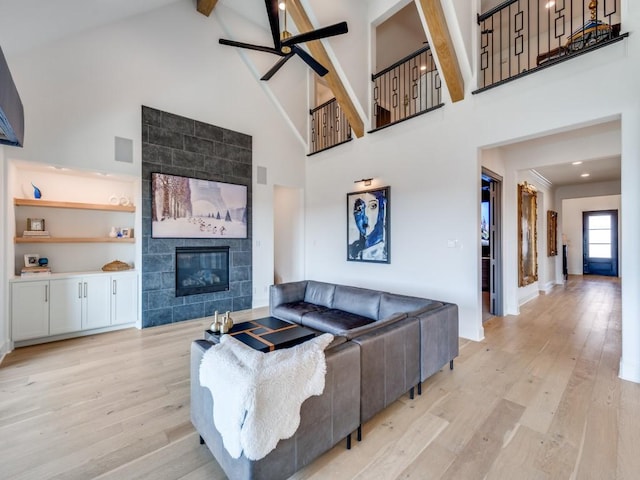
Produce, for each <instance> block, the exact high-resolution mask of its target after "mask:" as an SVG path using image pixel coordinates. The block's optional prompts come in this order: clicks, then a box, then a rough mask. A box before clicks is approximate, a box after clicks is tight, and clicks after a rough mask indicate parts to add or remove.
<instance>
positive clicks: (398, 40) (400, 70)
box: [371, 2, 442, 130]
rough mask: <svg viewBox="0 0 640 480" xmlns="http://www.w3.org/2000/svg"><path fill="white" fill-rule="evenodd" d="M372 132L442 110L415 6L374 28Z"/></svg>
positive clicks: (435, 71)
mask: <svg viewBox="0 0 640 480" xmlns="http://www.w3.org/2000/svg"><path fill="white" fill-rule="evenodd" d="M374 69H375V71H376V72H377V73H374V74H373V75H372V76H371V80H372V81H373V98H372V112H371V113H372V123H373V125H372V127H373V130H377V129H380V128H384V127H387V126H389V125H392V124H394V123H398V122H400V121H403V120H406V119H409V118H412V117H414V116H416V115H420V114H422V113H425V112H428V111H429V110H432V109H433V108H437V107H439V106H441V105H442V104H441V81H440V76H439V74H438V69H437V67H436V64H435V61H434V59H433V55H432V54H431V48H430V47H429V44H428V42H427V36H426V34H425V31H424V28H423V26H422V22H421V21H420V16H419V14H418V9H417V8H416V4H415V2H410V3H408V4H407V5H406V6H405V7H403V8H402V9H400V10H399V11H398V12H396V13H395V14H394V15H392V16H391V17H389V18H388V19H387V20H385V21H384V22H382V23H381V24H380V25H378V26H377V27H376V28H375V55H374Z"/></svg>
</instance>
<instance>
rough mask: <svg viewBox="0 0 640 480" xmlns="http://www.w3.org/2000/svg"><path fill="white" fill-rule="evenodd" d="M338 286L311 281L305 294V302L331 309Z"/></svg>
mask: <svg viewBox="0 0 640 480" xmlns="http://www.w3.org/2000/svg"><path fill="white" fill-rule="evenodd" d="M335 289H336V286H335V285H334V284H332V283H323V282H316V281H314V280H309V281H308V282H307V289H306V291H305V292H304V301H305V302H307V303H313V304H315V305H322V306H323V307H327V308H331V307H332V306H333V296H334V292H335Z"/></svg>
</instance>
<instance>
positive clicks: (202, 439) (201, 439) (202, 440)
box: [200, 435, 204, 445]
mask: <svg viewBox="0 0 640 480" xmlns="http://www.w3.org/2000/svg"><path fill="white" fill-rule="evenodd" d="M200 445H204V438H202V435H200Z"/></svg>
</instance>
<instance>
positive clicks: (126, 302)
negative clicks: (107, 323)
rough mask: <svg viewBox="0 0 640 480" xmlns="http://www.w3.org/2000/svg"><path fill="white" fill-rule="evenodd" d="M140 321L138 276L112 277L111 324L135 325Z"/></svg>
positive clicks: (123, 275) (129, 274)
mask: <svg viewBox="0 0 640 480" xmlns="http://www.w3.org/2000/svg"><path fill="white" fill-rule="evenodd" d="M137 320H138V276H137V274H131V273H127V274H121V275H112V276H111V324H112V325H120V324H123V323H134V322H135V321H137Z"/></svg>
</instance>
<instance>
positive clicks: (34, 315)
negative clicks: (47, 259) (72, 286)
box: [11, 280, 49, 341]
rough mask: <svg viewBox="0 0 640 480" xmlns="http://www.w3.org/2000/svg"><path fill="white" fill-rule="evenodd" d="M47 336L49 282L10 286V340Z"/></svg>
mask: <svg viewBox="0 0 640 480" xmlns="http://www.w3.org/2000/svg"><path fill="white" fill-rule="evenodd" d="M47 335H49V281H48V280H47V281H37V282H25V283H14V284H12V286H11V338H12V339H13V340H14V341H18V340H27V339H29V338H38V337H46V336H47Z"/></svg>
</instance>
